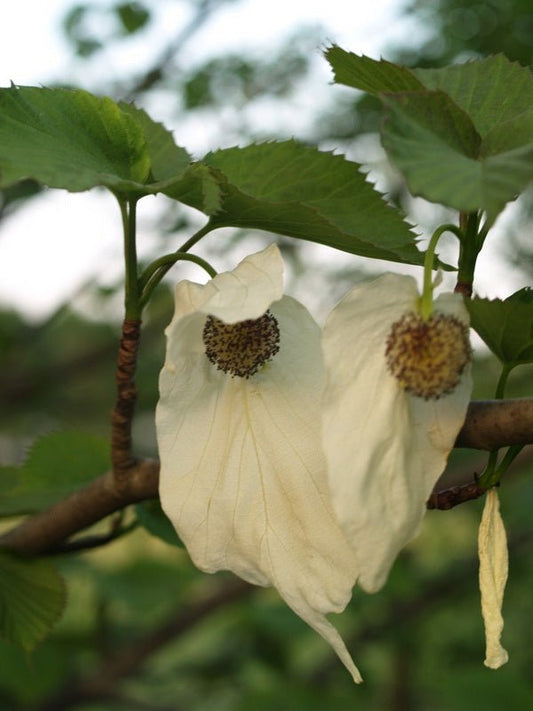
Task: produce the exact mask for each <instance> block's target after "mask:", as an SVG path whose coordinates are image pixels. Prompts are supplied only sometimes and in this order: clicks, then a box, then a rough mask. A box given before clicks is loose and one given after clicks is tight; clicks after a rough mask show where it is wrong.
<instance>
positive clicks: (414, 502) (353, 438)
mask: <svg viewBox="0 0 533 711" xmlns="http://www.w3.org/2000/svg"><path fill="white" fill-rule="evenodd" d="M468 324H469V320H468V313H467V311H466V309H465V307H464V304H463V302H462V297H461V296H459V295H458V294H452V293H444V294H442V295H440V296H439V297H438V298H437V299H435V301H434V304H433V313H432V315H431V317H430V318H429V319H423V318H422V315H421V313H420V296H419V293H418V290H417V287H416V282H415V280H414V279H413V278H412V277H409V276H403V275H398V274H385V275H383V276H381V277H379V278H377V279H375V280H373V281H370V282H365V283H362V284H359V285H357V286H356V287H355V288H354V289H352V290H351V291H350V292H349V293H348V294H347V295H346V296H345V297H344V299H343V300H342V301H341V302H340V303H339V304H338V305H337V306H336V307H335V308H334V309H333V311H332V312H331V314H330V316H329V318H328V320H327V323H326V326H325V328H324V336H323V348H324V355H325V361H326V370H327V383H326V389H325V396H324V425H323V439H324V450H325V453H326V458H327V461H328V470H329V477H330V487H331V490H332V497H333V507H334V509H335V512H336V513H337V516H338V518H339V521H340V523H341V526H342V527H343V530H344V531H345V533H346V535H347V536H348V539H349V541H350V543H351V544H352V546H353V548H354V550H355V551H356V554H357V557H358V561H359V566H360V575H359V579H358V583H359V585H360V586H361V587H362V588H363V589H365V590H367V591H368V592H373V591H375V590H378V589H379V588H380V587H381V586H382V585H383V584H384V582H385V580H386V578H387V575H388V572H389V570H390V567H391V565H392V563H393V562H394V559H395V558H396V556H397V554H398V552H399V551H400V550H401V549H402V548H403V547H404V545H405V544H406V543H407V542H408V541H409V540H410V539H411V538H413V537H414V536H415V535H416V533H417V531H418V529H419V526H420V523H421V521H422V518H423V516H424V512H425V502H426V500H427V498H428V496H429V494H430V493H431V491H432V489H433V486H434V485H435V483H436V481H437V479H438V478H439V476H440V475H441V473H442V472H443V470H444V468H445V466H446V461H447V458H448V454H449V452H450V450H451V449H452V447H453V445H454V442H455V439H456V437H457V434H458V432H459V430H460V429H461V426H462V424H463V422H464V418H465V415H466V409H467V406H468V402H469V400H470V393H471V389H472V383H471V375H470V365H469V360H470V346H469V343H468Z"/></svg>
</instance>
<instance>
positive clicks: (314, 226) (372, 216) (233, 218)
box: [181, 141, 423, 264]
mask: <svg viewBox="0 0 533 711" xmlns="http://www.w3.org/2000/svg"><path fill="white" fill-rule="evenodd" d="M203 163H205V164H206V165H207V166H209V167H210V168H212V169H214V171H215V173H216V174H217V175H218V176H219V180H220V184H221V188H222V197H221V209H220V210H219V211H218V212H217V213H216V214H215V215H214V217H212V220H211V221H212V224H213V225H214V226H216V227H222V226H229V225H232V226H235V227H242V228H248V229H261V230H267V231H269V232H274V233H277V234H284V235H288V236H290V237H298V238H302V239H305V240H310V241H313V242H318V243H320V244H325V245H328V246H330V247H335V248H337V249H341V250H343V251H345V252H350V253H352V254H359V255H361V256H365V257H373V258H376V259H386V260H389V261H395V262H404V263H408V264H421V263H422V262H423V254H422V253H421V252H419V251H418V250H417V249H416V246H415V244H416V240H415V236H414V234H413V233H412V231H411V228H410V226H409V225H408V224H407V223H406V222H405V221H404V220H403V216H402V215H401V213H400V212H399V211H398V210H396V209H394V208H393V207H390V206H389V205H387V204H386V203H385V201H384V200H383V198H382V196H381V195H380V193H378V192H377V191H376V190H375V189H374V188H373V187H372V185H370V183H368V182H367V181H366V179H365V176H364V175H363V174H362V173H361V172H360V166H359V165H358V164H356V163H353V162H351V161H348V160H346V159H345V158H344V157H343V156H340V155H333V154H332V153H326V152H321V151H318V150H317V149H316V148H313V147H310V146H305V145H303V144H300V143H297V142H296V141H284V142H280V143H274V142H272V143H262V144H259V145H251V146H247V147H245V148H228V149H224V150H220V151H216V152H214V153H209V154H208V155H207V156H206V157H205V158H204V160H203ZM181 199H183V201H184V202H187V199H185V198H184V197H183V196H182V198H181ZM189 204H192V205H194V202H192V201H189ZM194 206H197V205H194Z"/></svg>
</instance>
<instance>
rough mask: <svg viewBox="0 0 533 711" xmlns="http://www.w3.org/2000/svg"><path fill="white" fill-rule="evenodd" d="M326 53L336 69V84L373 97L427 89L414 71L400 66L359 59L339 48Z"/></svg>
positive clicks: (330, 48)
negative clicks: (384, 93)
mask: <svg viewBox="0 0 533 711" xmlns="http://www.w3.org/2000/svg"><path fill="white" fill-rule="evenodd" d="M324 54H325V57H326V59H327V60H328V62H329V63H330V65H331V68H332V69H333V74H334V77H335V82H336V83H337V84H345V85H346V86H351V87H352V88H353V89H360V90H361V91H366V92H367V93H369V94H374V95H379V94H381V93H383V92H402V91H418V90H420V89H423V88H424V86H423V84H422V83H421V82H420V80H419V79H417V78H416V76H415V75H414V74H413V72H412V71H411V70H409V69H407V67H403V66H401V65H399V64H393V63H392V62H387V61H386V60H384V59H381V60H379V61H378V60H376V59H371V58H370V57H365V56H364V55H362V56H359V55H357V54H354V53H353V52H346V50H344V49H341V48H340V47H338V46H336V45H334V46H333V47H329V48H328V49H327V50H326V51H325V53H324Z"/></svg>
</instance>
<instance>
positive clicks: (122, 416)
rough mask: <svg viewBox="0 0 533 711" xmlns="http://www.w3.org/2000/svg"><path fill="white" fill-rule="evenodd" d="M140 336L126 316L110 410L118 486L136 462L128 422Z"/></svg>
mask: <svg viewBox="0 0 533 711" xmlns="http://www.w3.org/2000/svg"><path fill="white" fill-rule="evenodd" d="M140 335H141V322H140V320H132V319H125V320H124V324H123V326H122V338H121V340H120V348H119V352H118V362H117V370H116V376H115V377H116V381H117V401H116V403H115V407H114V409H113V412H112V413H111V464H112V466H113V473H114V476H115V480H116V482H117V484H118V485H123V484H124V483H125V480H126V478H127V477H128V476H129V472H130V470H131V468H132V467H133V466H134V465H135V459H134V457H133V453H132V437H131V423H132V420H133V413H134V411H135V402H136V400H137V388H136V387H135V369H136V366H137V352H138V349H139V339H140Z"/></svg>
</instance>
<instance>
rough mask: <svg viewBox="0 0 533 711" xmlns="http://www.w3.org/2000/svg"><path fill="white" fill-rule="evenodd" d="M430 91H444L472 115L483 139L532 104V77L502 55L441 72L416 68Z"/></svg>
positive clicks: (415, 71) (417, 75)
mask: <svg viewBox="0 0 533 711" xmlns="http://www.w3.org/2000/svg"><path fill="white" fill-rule="evenodd" d="M412 72H413V74H414V75H416V77H418V79H420V81H422V82H423V84H424V86H426V87H427V88H428V89H441V90H442V91H444V92H445V93H446V94H448V95H449V96H450V97H451V98H452V99H453V100H454V102H455V103H456V104H457V105H458V106H460V107H461V108H462V109H463V110H464V111H466V113H467V114H468V115H469V116H470V118H471V120H472V122H473V124H474V126H475V127H476V130H477V131H478V133H479V134H480V136H481V137H482V138H484V137H485V136H486V135H487V134H488V133H489V132H490V131H492V130H494V128H496V127H497V126H499V125H500V124H503V123H506V122H507V121H510V120H512V119H516V118H517V117H518V116H520V115H521V114H523V113H524V112H526V111H531V106H532V105H533V75H532V74H531V71H530V70H529V69H526V68H525V67H522V66H520V64H518V63H516V62H515V63H513V62H510V61H509V60H508V59H507V58H506V57H505V56H504V55H503V54H499V55H496V56H493V57H486V58H485V59H476V60H474V61H471V62H465V63H464V64H455V65H453V66H450V67H443V68H441V69H413V70H412Z"/></svg>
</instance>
